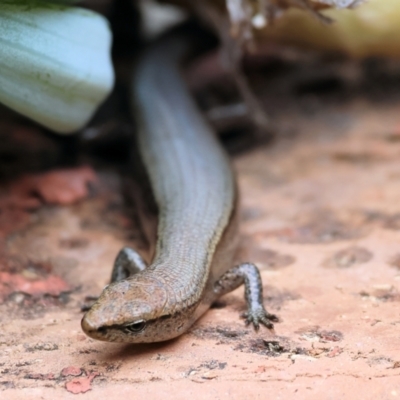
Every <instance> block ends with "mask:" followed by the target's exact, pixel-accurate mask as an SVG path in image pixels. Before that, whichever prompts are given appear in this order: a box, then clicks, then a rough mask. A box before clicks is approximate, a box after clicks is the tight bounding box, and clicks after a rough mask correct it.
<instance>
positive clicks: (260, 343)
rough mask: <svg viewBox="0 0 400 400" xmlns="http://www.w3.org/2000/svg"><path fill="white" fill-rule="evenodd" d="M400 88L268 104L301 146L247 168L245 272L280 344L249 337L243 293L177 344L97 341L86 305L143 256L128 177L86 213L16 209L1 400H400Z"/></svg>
mask: <svg viewBox="0 0 400 400" xmlns="http://www.w3.org/2000/svg"><path fill="white" fill-rule="evenodd" d="M396 82H398V81H396ZM396 82H395V83H396ZM395 83H393V82H392V83H390V84H389V85H388V86H387V87H386V89H382V90H383V92H379V93H375V94H373V95H371V94H365V92H364V91H363V90H361V89H360V88H358V89H357V88H356V89H354V90H352V91H351V92H350V94H349V92H346V93H347V94H346V93H345V94H343V92H342V91H340V89H339V91H338V92H334V93H333V94H332V93H330V92H329V91H328V93H327V94H326V93H325V92H324V93H322V94H321V93H309V92H308V91H304V90H303V91H302V92H301V94H299V95H298V97H297V98H295V99H293V100H292V101H284V100H282V101H281V103H280V104H279V98H278V97H276V93H275V94H274V93H273V92H272V93H271V94H266V95H265V98H264V100H265V102H266V103H267V104H269V105H270V106H271V104H273V106H271V109H272V111H273V112H274V113H275V114H276V116H277V119H278V122H279V124H280V125H281V126H282V127H283V128H284V129H283V130H284V132H286V133H285V134H283V135H282V137H280V138H277V139H276V140H275V141H274V142H273V143H267V144H258V145H256V146H254V147H253V148H252V149H249V150H246V151H243V152H241V153H240V154H239V155H235V156H233V157H232V160H233V164H234V166H235V168H236V170H237V173H238V181H239V186H240V193H241V200H242V204H241V247H240V252H239V255H238V260H249V261H252V262H255V263H257V264H258V265H259V267H260V268H261V270H262V277H263V280H264V291H265V304H266V307H267V308H268V310H269V311H270V312H273V313H275V314H277V315H278V316H279V318H280V320H281V321H280V322H279V323H277V324H276V329H275V333H276V336H275V335H272V334H271V333H269V332H268V331H267V330H265V329H264V330H263V329H261V330H260V332H259V333H255V332H253V331H252V329H248V328H246V327H245V326H244V324H243V321H242V320H240V319H239V314H240V313H241V312H242V311H243V310H244V308H245V304H244V300H243V288H239V289H238V290H236V291H235V292H233V293H232V294H229V295H227V296H225V297H224V298H223V299H221V302H220V303H219V304H218V305H217V306H216V307H214V308H212V309H211V310H210V311H209V312H207V313H206V315H205V316H204V317H203V318H202V319H201V320H200V321H199V322H198V323H197V324H196V325H195V326H194V327H193V329H191V330H190V331H189V332H188V333H186V334H185V335H183V336H182V337H180V338H179V339H177V340H174V341H172V342H167V343H160V344H153V345H130V346H128V345H119V344H109V343H102V342H97V341H94V340H92V339H89V338H88V337H86V336H85V335H84V334H83V332H82V331H81V329H80V319H81V317H82V313H81V311H80V307H81V305H82V304H83V302H84V298H85V296H87V295H97V294H98V293H99V292H100V291H101V289H102V287H103V286H104V285H105V284H106V283H107V282H108V279H109V276H110V272H111V265H112V262H113V259H114V257H115V255H116V253H117V252H118V250H119V249H120V248H121V247H122V246H123V245H126V244H129V245H132V246H136V247H137V246H139V245H140V243H139V233H138V230H137V227H136V226H135V222H134V220H133V219H132V218H131V213H130V210H129V208H128V207H126V206H125V205H124V200H123V196H122V194H121V190H120V186H121V185H120V180H119V178H118V175H117V174H116V173H115V172H105V171H104V170H101V169H100V170H98V171H97V172H98V182H97V183H96V184H95V189H94V190H92V192H91V195H89V196H87V195H85V194H84V196H83V197H85V198H84V199H82V200H81V201H79V202H78V203H76V204H74V205H42V206H38V205H37V204H33V205H31V207H29V206H27V205H26V204H25V206H24V207H22V206H21V207H18V206H17V205H16V203H15V202H12V205H14V207H13V206H12V205H11V206H10V204H8V206H7V207H5V206H4V207H5V208H4V207H3V209H2V212H1V213H0V221H1V226H0V228H1V233H0V235H1V236H0V238H1V242H0V243H1V254H0V256H1V257H0V261H1V270H0V274H1V275H0V299H1V301H2V302H1V304H0V390H1V392H0V397H1V398H2V399H6V400H17V399H72V398H75V396H78V397H79V398H82V399H87V400H90V399H110V400H112V399H121V398H129V399H133V398H148V399H153V398H154V399H161V398H162V399H200V398H201V399H204V398H210V399H230V400H233V399H245V398H254V399H266V398H268V399H288V398H296V399H338V398H362V399H392V398H396V397H400V334H399V326H400V309H399V301H400V246H399V244H400V162H399V156H400V114H399V111H398V110H399V107H400V95H399V94H397V93H398V92H399V93H400V91H399V89H400V86H399V85H398V83H397V89H396V85H395ZM361 86H362V85H361ZM388 87H390V89H388ZM393 87H394V89H393ZM335 90H336V89H335ZM268 96H270V97H268ZM274 96H275V99H276V100H277V101H275V102H273V100H274ZM274 108H275V110H274ZM3 161H4V159H3V160H2V161H1V162H3ZM78 175H79V171H78ZM83 179H85V178H83ZM43 197H44V196H43V195H42V198H43ZM14 201H15V200H14ZM21 208H22V209H23V210H21ZM4 210H5V211H4Z"/></svg>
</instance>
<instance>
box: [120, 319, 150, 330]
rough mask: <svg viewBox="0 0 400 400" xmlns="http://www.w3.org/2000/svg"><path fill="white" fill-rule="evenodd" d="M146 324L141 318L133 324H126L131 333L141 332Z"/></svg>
mask: <svg viewBox="0 0 400 400" xmlns="http://www.w3.org/2000/svg"><path fill="white" fill-rule="evenodd" d="M145 326H146V321H145V320H144V319H140V320H138V321H135V322H133V323H132V324H129V325H125V329H126V330H127V331H128V332H131V333H139V332H141V331H142V330H143V329H144V328H145Z"/></svg>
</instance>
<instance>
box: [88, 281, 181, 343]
mask: <svg viewBox="0 0 400 400" xmlns="http://www.w3.org/2000/svg"><path fill="white" fill-rule="evenodd" d="M168 300H169V296H168V292H167V291H166V289H165V287H164V286H163V285H161V284H160V282H159V281H157V280H156V279H154V278H152V277H149V276H148V275H147V274H141V273H139V274H136V275H134V276H132V277H130V278H128V279H125V280H122V281H119V282H115V283H111V284H110V285H108V286H107V287H106V288H105V289H104V290H103V292H102V293H101V295H100V297H99V298H98V300H97V301H96V302H95V303H94V304H93V306H92V307H91V308H90V309H89V311H88V312H87V313H86V314H85V315H84V316H83V318H82V322H81V325H82V329H83V331H84V332H85V333H86V334H87V335H88V336H90V337H91V338H93V339H97V340H103V341H108V342H123V343H149V342H160V341H164V340H169V339H172V338H174V337H177V336H179V335H181V334H182V333H183V332H184V331H185V328H187V325H188V319H187V318H185V316H184V315H182V313H176V314H172V313H170V312H169V311H168V306H167V304H168Z"/></svg>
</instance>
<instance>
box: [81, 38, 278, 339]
mask: <svg viewBox="0 0 400 400" xmlns="http://www.w3.org/2000/svg"><path fill="white" fill-rule="evenodd" d="M185 48H186V45H185V41H182V39H181V37H179V36H174V35H172V36H171V37H167V38H164V39H163V40H162V41H161V42H160V43H158V45H155V46H154V47H153V48H152V49H151V50H149V51H148V52H147V53H146V54H145V55H144V57H143V59H142V62H141V64H140V65H139V67H138V69H137V73H136V79H135V81H134V85H133V93H134V98H135V103H136V104H135V105H136V111H137V113H138V115H139V117H140V130H139V133H138V142H139V149H140V153H141V156H142V158H143V162H144V165H145V167H146V170H147V172H148V175H149V179H150V183H151V186H152V190H153V192H154V197H155V200H156V203H157V206H158V209H159V225H158V234H157V246H156V252H155V256H154V259H153V261H152V263H151V265H150V266H148V267H146V265H145V263H144V261H143V260H142V259H141V258H140V256H139V255H138V254H137V253H136V252H135V251H134V250H132V249H123V250H122V251H121V253H120V254H119V255H118V257H117V259H116V262H115V266H114V271H113V274H112V280H114V282H112V283H111V284H110V285H108V286H107V287H106V288H105V289H104V291H103V293H102V294H101V295H100V297H99V299H98V300H97V301H96V303H95V304H94V305H93V306H92V308H91V309H90V310H89V311H88V312H87V313H86V314H85V315H84V317H83V319H82V329H83V330H84V332H85V333H86V334H87V335H89V336H90V337H92V338H94V339H98V340H105V341H112V342H126V343H145V342H158V341H164V340H168V339H172V338H175V337H177V336H179V335H181V334H182V333H184V332H185V331H187V330H188V329H189V328H190V326H192V324H193V323H194V322H195V321H196V320H197V319H198V318H199V317H200V316H201V315H202V314H203V313H204V312H205V311H206V310H207V309H208V308H209V307H210V305H211V304H212V302H214V301H215V300H216V299H217V298H218V297H220V296H222V295H223V294H225V293H227V292H229V291H231V290H233V289H235V288H236V287H238V286H239V285H241V284H243V283H244V284H245V287H246V300H247V305H248V311H247V317H246V318H247V323H252V324H253V325H254V327H255V328H256V329H257V328H258V327H259V325H260V324H262V325H265V326H266V327H267V328H269V329H272V327H273V325H272V323H271V321H276V320H277V318H276V317H275V316H274V315H272V314H269V313H268V312H267V311H266V310H265V308H264V306H263V304H262V284H261V278H260V274H259V272H258V270H257V268H256V267H255V266H254V265H252V264H243V265H241V266H238V267H235V268H231V266H232V262H233V256H234V252H235V248H236V244H237V229H236V227H237V218H236V216H237V190H236V184H235V180H234V176H233V173H232V170H231V167H230V164H229V161H228V159H227V157H226V155H225V153H224V152H223V150H222V148H221V146H220V145H219V143H218V141H217V139H216V137H215V135H214V133H213V132H212V130H211V129H210V127H209V126H208V125H207V124H206V122H205V120H204V119H203V118H202V116H201V114H200V113H199V111H198V109H197V107H196V105H195V104H194V102H193V99H192V98H191V96H190V94H189V93H188V92H187V89H186V87H185V86H184V84H183V82H182V79H181V77H180V74H179V68H178V66H179V60H180V58H181V56H182V55H183V54H184V52H185Z"/></svg>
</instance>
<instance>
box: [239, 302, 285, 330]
mask: <svg viewBox="0 0 400 400" xmlns="http://www.w3.org/2000/svg"><path fill="white" fill-rule="evenodd" d="M242 318H244V319H245V324H246V326H247V325H250V324H253V326H254V329H255V330H256V331H258V330H259V329H260V324H262V325H264V326H265V327H266V328H268V329H271V330H272V329H274V324H273V323H272V322H279V318H278V317H277V316H276V315H274V314H270V313H269V312H267V311H266V310H265V308H264V307H257V308H256V309H253V310H252V309H249V310H248V311H247V312H245V313H243V314H242Z"/></svg>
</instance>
